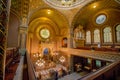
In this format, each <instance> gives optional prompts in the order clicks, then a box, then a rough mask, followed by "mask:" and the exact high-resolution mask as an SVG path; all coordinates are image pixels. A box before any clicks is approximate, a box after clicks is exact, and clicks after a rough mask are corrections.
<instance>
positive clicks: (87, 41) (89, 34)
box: [86, 31, 91, 43]
mask: <svg viewBox="0 0 120 80" xmlns="http://www.w3.org/2000/svg"><path fill="white" fill-rule="evenodd" d="M86 43H91V32H90V31H87V32H86Z"/></svg>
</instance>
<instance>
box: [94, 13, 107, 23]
mask: <svg viewBox="0 0 120 80" xmlns="http://www.w3.org/2000/svg"><path fill="white" fill-rule="evenodd" d="M106 20H107V16H106V15H105V14H99V15H98V16H97V17H96V18H95V23H96V24H97V25H101V24H104V23H105V21H106Z"/></svg>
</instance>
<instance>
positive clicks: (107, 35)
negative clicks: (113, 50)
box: [103, 27, 112, 42]
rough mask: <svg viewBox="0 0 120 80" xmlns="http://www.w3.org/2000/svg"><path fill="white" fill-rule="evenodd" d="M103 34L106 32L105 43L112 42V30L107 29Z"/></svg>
mask: <svg viewBox="0 0 120 80" xmlns="http://www.w3.org/2000/svg"><path fill="white" fill-rule="evenodd" d="M103 32H104V42H112V34H111V28H110V27H105V28H104V30H103Z"/></svg>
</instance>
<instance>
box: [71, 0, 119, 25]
mask: <svg viewBox="0 0 120 80" xmlns="http://www.w3.org/2000/svg"><path fill="white" fill-rule="evenodd" d="M100 14H105V15H106V16H107V19H109V20H110V18H112V19H115V18H117V16H118V15H119V14H120V3H118V2H116V1H115V0H96V1H92V2H91V3H89V4H88V5H86V6H84V7H83V8H82V9H80V11H79V12H78V13H77V15H76V16H75V18H74V20H73V21H74V23H75V24H74V26H78V25H82V26H90V25H95V26H99V25H96V23H95V20H96V18H97V16H99V15H100ZM115 20H116V19H115ZM111 22H112V21H111Z"/></svg>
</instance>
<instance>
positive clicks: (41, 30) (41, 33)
mask: <svg viewBox="0 0 120 80" xmlns="http://www.w3.org/2000/svg"><path fill="white" fill-rule="evenodd" d="M43 31H47V37H45V35H43ZM39 35H40V37H41V38H42V39H48V38H50V30H49V29H47V28H42V29H40V30H39Z"/></svg>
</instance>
